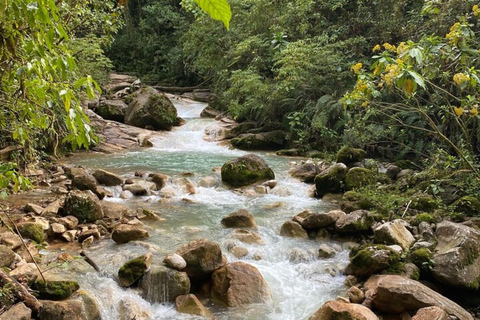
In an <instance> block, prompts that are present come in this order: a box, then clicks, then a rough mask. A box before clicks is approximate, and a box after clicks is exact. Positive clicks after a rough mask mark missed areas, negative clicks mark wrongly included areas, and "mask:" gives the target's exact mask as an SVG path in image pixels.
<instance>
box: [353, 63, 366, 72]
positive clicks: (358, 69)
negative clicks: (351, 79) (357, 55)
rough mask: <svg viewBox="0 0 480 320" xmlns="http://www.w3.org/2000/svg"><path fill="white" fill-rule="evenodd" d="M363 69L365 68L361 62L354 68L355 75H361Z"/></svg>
mask: <svg viewBox="0 0 480 320" xmlns="http://www.w3.org/2000/svg"><path fill="white" fill-rule="evenodd" d="M362 67H363V64H362V63H361V62H359V63H357V64H356V65H354V66H352V71H353V72H355V74H359V73H360V70H361V69H362Z"/></svg>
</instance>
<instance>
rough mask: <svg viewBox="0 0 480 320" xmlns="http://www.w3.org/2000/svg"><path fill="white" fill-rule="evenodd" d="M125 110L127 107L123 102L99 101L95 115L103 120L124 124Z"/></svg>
mask: <svg viewBox="0 0 480 320" xmlns="http://www.w3.org/2000/svg"><path fill="white" fill-rule="evenodd" d="M127 109H128V106H127V104H126V103H125V102H124V101H123V100H101V101H100V103H99V104H98V106H97V107H96V108H95V113H97V114H98V115H100V116H101V117H102V118H103V119H107V120H113V121H118V122H124V121H125V113H126V111H127Z"/></svg>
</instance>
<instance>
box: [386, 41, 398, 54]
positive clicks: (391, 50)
mask: <svg viewBox="0 0 480 320" xmlns="http://www.w3.org/2000/svg"><path fill="white" fill-rule="evenodd" d="M383 47H384V48H385V50H387V51H390V52H396V51H397V48H396V47H395V46H393V45H391V44H390V43H388V42H385V43H384V44H383Z"/></svg>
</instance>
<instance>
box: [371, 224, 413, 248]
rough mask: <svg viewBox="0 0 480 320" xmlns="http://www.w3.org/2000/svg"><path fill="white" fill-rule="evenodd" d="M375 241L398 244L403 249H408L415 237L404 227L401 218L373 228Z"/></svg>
mask: <svg viewBox="0 0 480 320" xmlns="http://www.w3.org/2000/svg"><path fill="white" fill-rule="evenodd" d="M373 232H374V240H375V243H380V244H398V245H399V246H401V247H402V248H403V249H404V250H408V249H409V248H410V246H411V245H412V244H413V243H414V242H415V238H414V237H413V235H412V234H411V233H410V231H408V230H407V228H406V227H405V222H404V221H403V220H400V219H397V220H394V221H391V222H386V223H384V224H381V225H379V226H377V227H375V228H374V229H373Z"/></svg>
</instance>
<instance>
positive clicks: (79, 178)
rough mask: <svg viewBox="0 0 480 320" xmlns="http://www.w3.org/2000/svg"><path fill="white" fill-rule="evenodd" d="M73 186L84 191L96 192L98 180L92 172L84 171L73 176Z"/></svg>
mask: <svg viewBox="0 0 480 320" xmlns="http://www.w3.org/2000/svg"><path fill="white" fill-rule="evenodd" d="M72 187H73V188H76V189H78V190H82V191H85V190H90V191H92V192H93V193H95V192H96V190H97V180H95V178H94V177H93V176H92V175H91V174H89V173H88V172H86V171H84V172H83V173H82V174H77V175H74V176H73V178H72Z"/></svg>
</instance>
